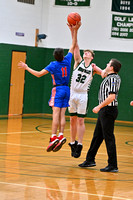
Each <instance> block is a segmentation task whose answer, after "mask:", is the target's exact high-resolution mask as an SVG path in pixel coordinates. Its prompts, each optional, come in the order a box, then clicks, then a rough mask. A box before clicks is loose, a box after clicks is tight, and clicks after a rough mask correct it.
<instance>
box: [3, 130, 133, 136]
mask: <svg viewBox="0 0 133 200" xmlns="http://www.w3.org/2000/svg"><path fill="white" fill-rule="evenodd" d="M65 131H70V129H65ZM45 132H46V133H51V129H49V130H44V132H42V131H18V132H6V133H0V135H7V134H21V133H24V134H28V133H45ZM86 132H87V133H92V131H88V130H87V131H86ZM119 134H120V135H121V136H122V135H126V136H132V133H131V134H126V133H125V134H123V133H117V132H116V133H115V135H119Z"/></svg>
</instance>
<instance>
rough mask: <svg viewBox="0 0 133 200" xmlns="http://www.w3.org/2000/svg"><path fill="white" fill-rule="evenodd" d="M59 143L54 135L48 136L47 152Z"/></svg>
mask: <svg viewBox="0 0 133 200" xmlns="http://www.w3.org/2000/svg"><path fill="white" fill-rule="evenodd" d="M58 143H59V139H58V138H57V137H56V136H54V137H50V142H49V145H48V147H47V152H50V151H52V150H53V148H54V147H55V146H56V145H57V144H58Z"/></svg>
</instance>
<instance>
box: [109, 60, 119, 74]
mask: <svg viewBox="0 0 133 200" xmlns="http://www.w3.org/2000/svg"><path fill="white" fill-rule="evenodd" d="M111 66H113V68H114V72H116V73H118V72H119V71H120V69H121V63H120V61H119V60H117V59H114V58H113V59H111Z"/></svg>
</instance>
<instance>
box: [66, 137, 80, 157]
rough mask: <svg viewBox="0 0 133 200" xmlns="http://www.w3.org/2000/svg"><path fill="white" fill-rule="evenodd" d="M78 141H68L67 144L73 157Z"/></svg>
mask: <svg viewBox="0 0 133 200" xmlns="http://www.w3.org/2000/svg"><path fill="white" fill-rule="evenodd" d="M77 144H78V142H77V141H76V140H75V143H74V144H71V143H68V145H69V146H70V147H71V156H72V157H73V156H74V154H75V151H76V148H77Z"/></svg>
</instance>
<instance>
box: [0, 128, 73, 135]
mask: <svg viewBox="0 0 133 200" xmlns="http://www.w3.org/2000/svg"><path fill="white" fill-rule="evenodd" d="M69 130H70V129H65V131H69ZM45 132H47V133H49V132H50V133H51V129H50V130H46V131H44V132H41V131H18V132H6V133H0V135H7V134H21V133H25V134H27V133H45Z"/></svg>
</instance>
